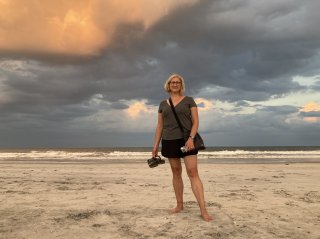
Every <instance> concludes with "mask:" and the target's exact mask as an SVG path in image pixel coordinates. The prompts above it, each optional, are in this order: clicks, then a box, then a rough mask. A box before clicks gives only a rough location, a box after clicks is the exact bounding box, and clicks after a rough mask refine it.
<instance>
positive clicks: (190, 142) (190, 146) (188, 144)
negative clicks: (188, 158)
mask: <svg viewBox="0 0 320 239" xmlns="http://www.w3.org/2000/svg"><path fill="white" fill-rule="evenodd" d="M185 146H186V148H187V150H188V151H190V150H193V149H194V143H193V139H191V138H190V137H189V139H188V140H187V142H186V144H185Z"/></svg>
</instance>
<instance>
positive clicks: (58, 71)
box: [0, 0, 320, 148]
mask: <svg viewBox="0 0 320 239" xmlns="http://www.w3.org/2000/svg"><path fill="white" fill-rule="evenodd" d="M22 2H23V3H22ZM319 12H320V1H318V0H305V1H300V0H281V1H279V0H270V1H255V0H126V1H119V0H60V1H51V0H24V1H21V0H0V147H2V148H5V147H105V146H152V144H153V137H154V129H155V126H156V119H157V109H158V105H159V103H160V101H161V100H163V99H165V98H166V97H168V95H167V94H166V93H165V92H164V90H163V83H164V81H165V80H166V79H167V77H168V76H169V75H170V74H171V73H179V74H181V75H183V76H184V78H185V80H186V85H187V92H186V94H187V95H189V96H192V97H194V98H195V99H196V102H197V104H198V108H199V115H200V132H201V134H202V135H203V137H204V139H205V142H206V144H207V145H208V146H260V145H261V146H269V145H270V146H274V145H275V146H280V145H319V144H320V14H319Z"/></svg>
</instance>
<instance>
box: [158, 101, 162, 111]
mask: <svg viewBox="0 0 320 239" xmlns="http://www.w3.org/2000/svg"><path fill="white" fill-rule="evenodd" d="M158 113H162V102H161V103H160V105H159V109H158Z"/></svg>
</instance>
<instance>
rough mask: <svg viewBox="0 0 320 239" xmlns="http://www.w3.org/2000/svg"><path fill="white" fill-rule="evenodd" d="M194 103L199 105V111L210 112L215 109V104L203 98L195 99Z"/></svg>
mask: <svg viewBox="0 0 320 239" xmlns="http://www.w3.org/2000/svg"><path fill="white" fill-rule="evenodd" d="M194 101H195V102H196V104H197V105H198V109H199V111H208V110H211V109H213V103H212V102H211V101H209V100H206V99H203V98H195V99H194Z"/></svg>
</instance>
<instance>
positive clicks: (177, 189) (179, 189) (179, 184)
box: [169, 158, 183, 213]
mask: <svg viewBox="0 0 320 239" xmlns="http://www.w3.org/2000/svg"><path fill="white" fill-rule="evenodd" d="M169 162H170V166H171V171H172V182H173V189H174V193H175V194H176V199H177V206H176V207H175V208H173V209H171V210H170V211H171V212H172V213H177V212H180V211H181V210H182V209H183V181H182V167H181V160H180V159H179V158H170V159H169Z"/></svg>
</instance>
